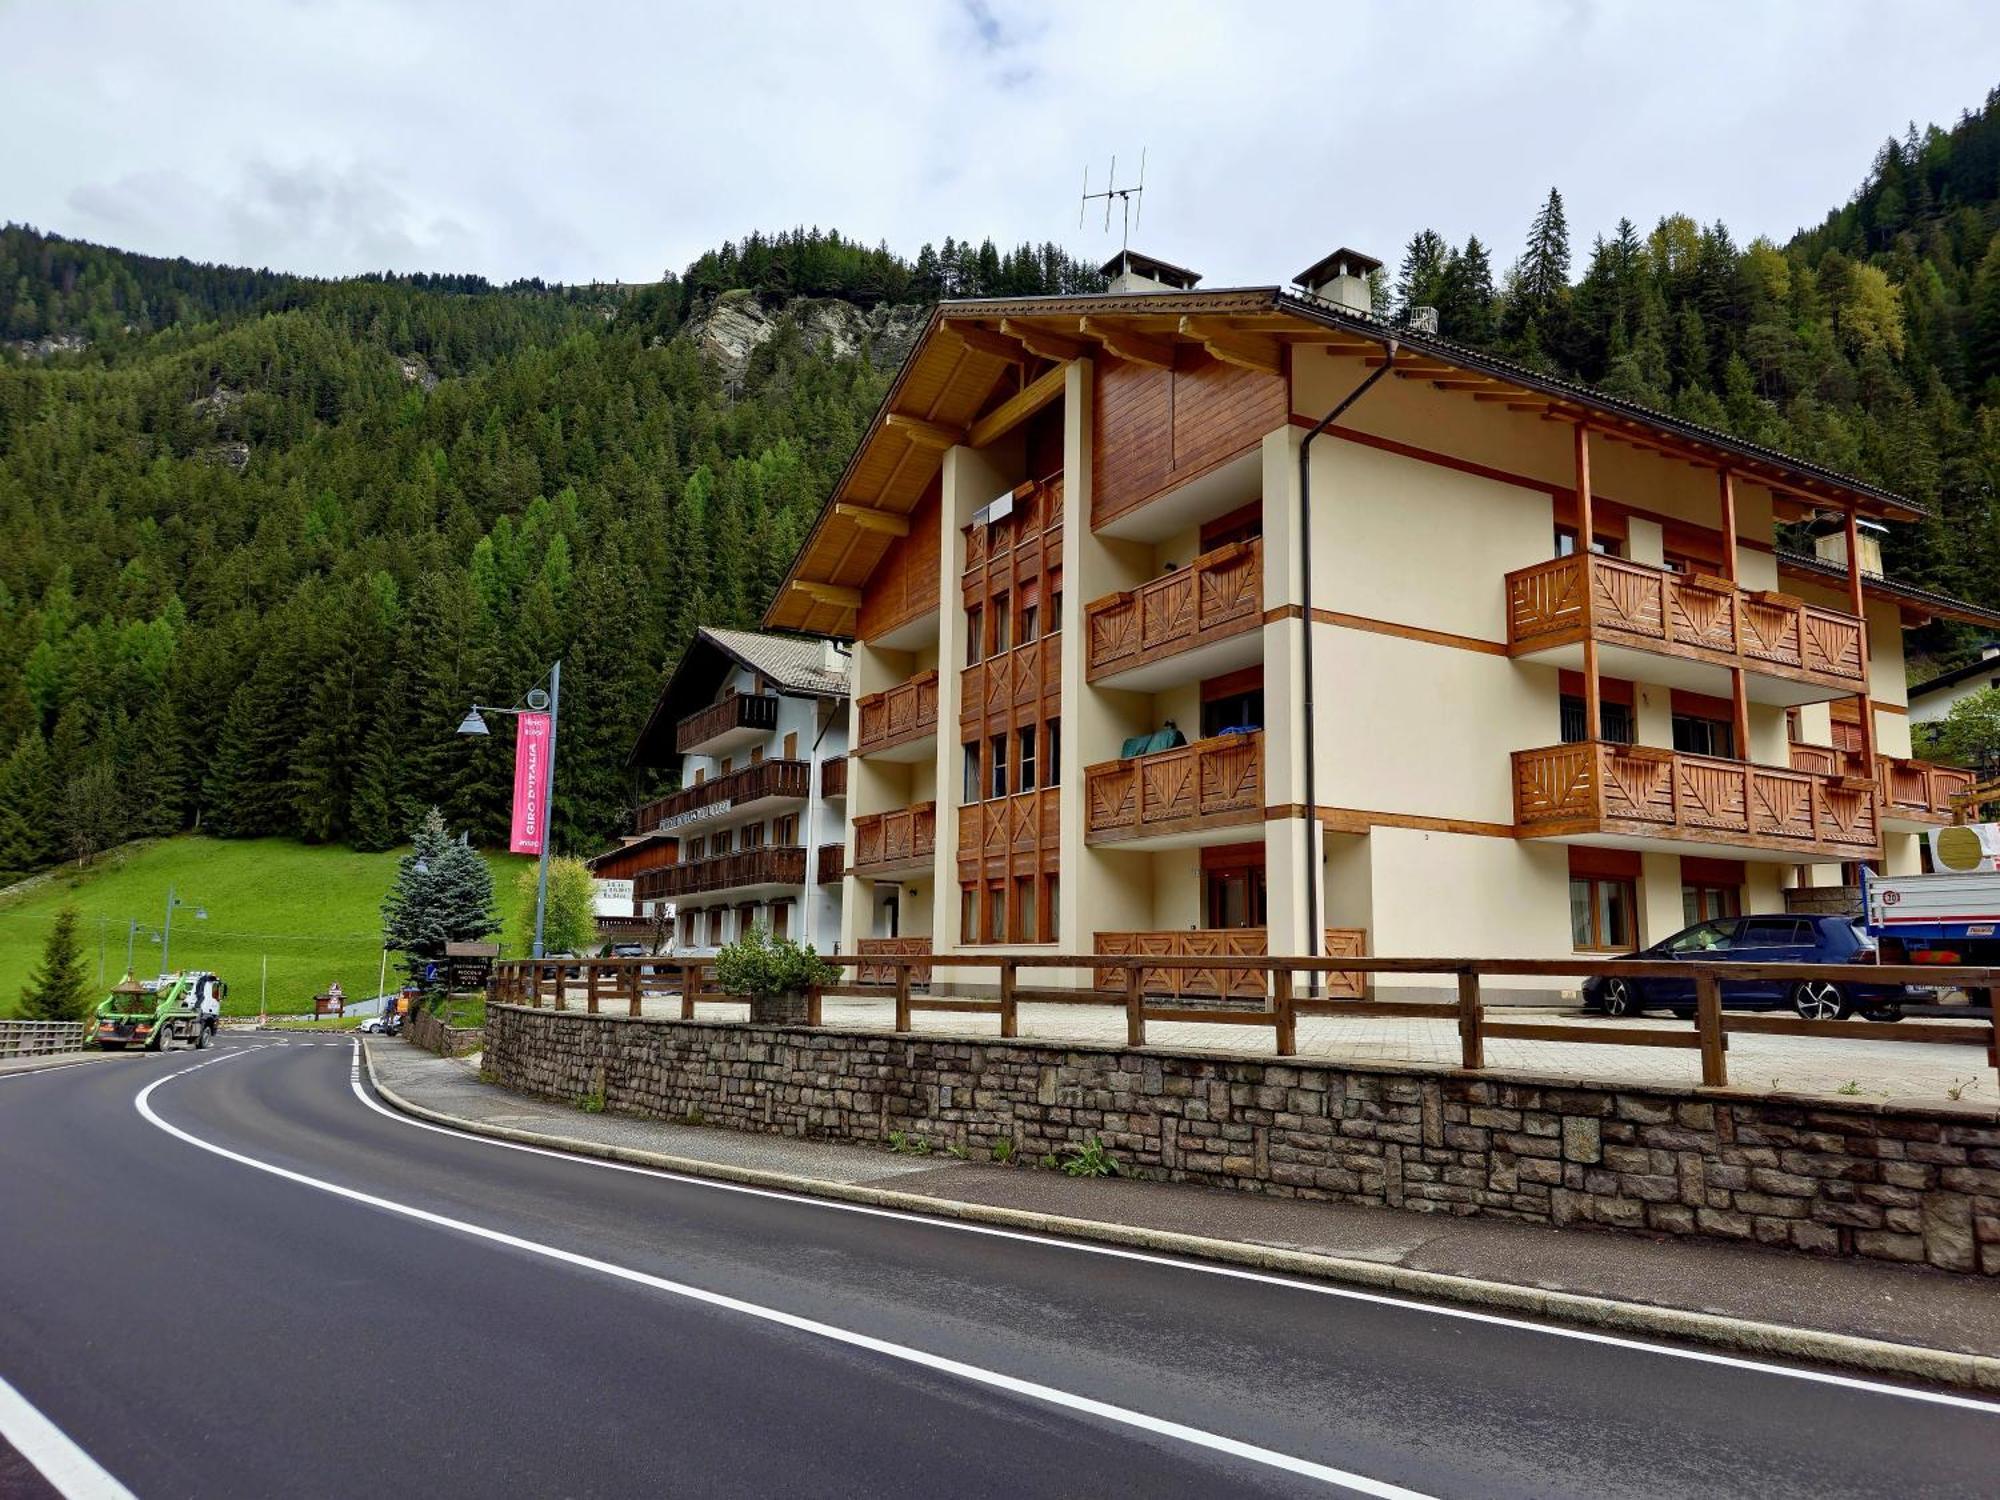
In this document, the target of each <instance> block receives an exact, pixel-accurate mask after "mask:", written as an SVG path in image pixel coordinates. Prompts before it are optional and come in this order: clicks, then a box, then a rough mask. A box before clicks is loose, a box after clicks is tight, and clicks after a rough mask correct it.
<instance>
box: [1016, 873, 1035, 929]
mask: <svg viewBox="0 0 2000 1500" xmlns="http://www.w3.org/2000/svg"><path fill="white" fill-rule="evenodd" d="M1014 941H1015V942H1017V943H1033V942H1037V941H1039V939H1037V938H1036V936H1035V882H1034V880H1033V879H1032V878H1031V877H1029V876H1026V875H1023V876H1021V877H1020V878H1019V879H1017V880H1016V881H1015V882H1014Z"/></svg>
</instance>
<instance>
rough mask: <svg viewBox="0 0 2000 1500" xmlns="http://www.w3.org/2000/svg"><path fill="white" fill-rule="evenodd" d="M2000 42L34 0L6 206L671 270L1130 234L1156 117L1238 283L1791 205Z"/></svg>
mask: <svg viewBox="0 0 2000 1500" xmlns="http://www.w3.org/2000/svg"><path fill="white" fill-rule="evenodd" d="M1941 37H1942V38H1949V39H1950V42H1951V45H1949V46H1942V47H1941V46H1939V45H1937V43H1938V39H1939V38H1941ZM80 38H81V39H87V41H80V40H79V39H80ZM1995 56H2000V8H1996V7H1992V6H1989V5H1977V4H1962V3H1939V4H1935V5H1929V6H1920V7H1911V8H1909V9H1908V10H1907V11H1905V12H1901V13H1899V19H1898V21H1897V23H1896V24H1894V25H1885V24H1883V21H1882V17H1881V13H1880V11H1879V9H1873V8H1865V7H1863V6H1861V5H1860V4H1853V3H1831V4H1828V3H1793V4H1770V5H1765V6H1758V7H1746V6H1740V5H1723V4H1714V3H1689V4H1682V5H1678V6H1675V7H1658V8H1648V9H1641V8H1639V7H1631V6H1620V7H1595V6H1587V5H1581V4H1572V3H1560V0H1545V3H1541V4H1528V3H1513V4H1508V5H1473V4H1431V5H1428V6H1414V5H1390V4H1346V5H1340V6H1297V7H1292V8H1283V7H1278V6H1274V5H1256V4H1241V3H1232V4H1215V5H1208V6H1195V5H1182V4H1175V3H1166V0H1158V3H1152V4H1149V5H1147V6H1145V7H1143V8H1138V7H1130V6H1112V5H1108V4H1073V3H1058V0H959V3H957V4H955V5H945V4H941V3H940V4H932V3H920V0H881V3H871V4H869V5H865V6H828V5H817V4H805V3H800V4H796V5H780V4H772V3H760V0H745V3H737V4H732V5H728V6H715V5H698V6H697V5H676V6H661V5H657V4H647V3H638V0H617V3H601V4H595V5H587V4H581V3H579V4H573V5H567V6H558V5H529V4H524V3H501V0H430V3H421V4H419V3H415V0H412V3H407V4H393V3H390V0H295V3H293V4H289V5H275V4H270V3H265V0H208V3H205V4H202V5H199V6H197V5H192V4H190V5H170V4H158V5H151V6H145V7H130V6H124V5H113V4H110V3H108V0H69V3H66V4H64V5H61V6H26V5H15V6H11V7H10V6H4V5H0V132H4V133H5V138H6V139H7V140H8V141H9V142H10V143H11V148H10V149H9V150H8V151H7V152H5V153H4V154H0V217H5V218H12V219H17V220H25V221H28V222H32V223H36V224H38V225H41V226H43V227H45V228H49V229H53V230H59V231H62V232H65V233H70V234H77V235H82V236H86V237H89V238H94V239H100V240H104V241H108V242H111V243H115V244H121V245H126V246H129V247H131V248H134V249H140V250H146V251H151V252H155V253H164V254H187V255H191V256H195V257H197V258H202V259H215V260H225V261H232V262H241V263H248V264H268V265H272V266H279V267H284V268H287V269H294V270H300V271H312V272H320V273H338V272H349V271H357V270H369V269H382V268H385V267H394V268H397V269H425V270H476V271H481V272H484V273H485V274H487V275H489V276H493V277H495V278H496V279H505V278H510V277H513V276H517V275H541V276H545V277H548V278H551V279H565V280H574V279H586V278H591V277H614V276H615V277H622V278H625V279H628V280H630V279H642V278H648V277H651V276H655V275H657V274H659V272H660V271H661V270H662V269H664V268H668V267H675V268H678V267H679V266H681V265H683V264H685V263H686V262H687V261H688V260H689V259H691V258H692V257H693V256H694V255H696V254H698V253H699V252H700V251H701V250H702V249H704V248H706V247H708V246H710V245H712V244H715V243H717V242H719V241H720V240H722V239H724V238H728V237H732V236H735V235H739V234H741V233H743V232H744V231H745V230H748V229H750V228H753V227H762V228H779V227H784V226H787V225H790V224H795V223H818V224H820V225H823V226H838V227H839V228H841V229H842V230H844V231H846V232H848V233H850V234H855V235H859V236H862V237H864V238H867V239H870V240H875V239H885V240H887V241H888V242H889V243H890V244H891V245H893V246H895V247H896V248H898V249H901V250H903V251H904V252H905V253H914V251H915V249H916V247H917V246H918V245H919V244H920V243H921V242H922V241H923V240H925V239H927V238H929V239H940V238H942V237H943V236H944V235H946V234H957V235H961V236H963V235H972V236H975V237H977V236H981V235H986V234H991V235H993V236H994V237H995V238H996V239H998V240H1000V241H1001V242H1003V243H1007V242H1015V241H1020V240H1024V239H1032V240H1040V239H1044V238H1054V239H1059V240H1061V241H1063V242H1064V243H1066V244H1068V245H1069V246H1071V247H1072V248H1073V249H1075V250H1076V251H1078V252H1079V253H1083V254H1090V255H1095V254H1098V253H1100V252H1102V253H1109V251H1110V250H1111V249H1115V248H1116V240H1115V235H1116V230H1115V227H1114V230H1113V238H1112V240H1111V241H1110V242H1108V243H1107V241H1106V239H1105V237H1104V235H1103V234H1102V232H1101V228H1100V226H1101V222H1102V220H1101V218H1099V219H1096V220H1093V221H1092V222H1090V223H1089V224H1087V225H1086V227H1085V228H1084V229H1082V230H1079V229H1078V227H1077V204H1076V193H1077V190H1078V187H1079V185H1080V183H1081V179H1082V175H1083V169H1084V166H1085V164H1086V163H1088V164H1089V165H1090V167H1091V171H1092V177H1093V182H1094V183H1095V182H1096V180H1098V179H1100V178H1101V177H1102V175H1103V171H1104V165H1105V161H1106V159H1107V158H1108V157H1109V155H1110V154H1111V153H1112V152H1114V151H1115V152H1116V153H1117V154H1118V155H1119V158H1120V164H1121V172H1123V171H1125V170H1129V168H1130V167H1131V166H1132V165H1133V164H1135V162H1136V159H1137V156H1138V153H1139V150H1140V148H1141V147H1144V148H1146V150H1147V153H1148V171H1147V189H1148V191H1147V202H1146V205H1145V210H1144V221H1143V223H1142V227H1141V230H1140V232H1139V233H1138V234H1137V235H1135V241H1136V242H1140V243H1143V244H1144V245H1145V246H1146V247H1147V248H1149V249H1151V250H1153V251H1155V252H1156V253H1158V254H1161V255H1164V256H1167V257H1168V258H1170V259H1173V260H1177V261H1181V262H1183V263H1186V264H1191V265H1194V266H1198V267H1200V268H1201V269H1202V270H1204V271H1206V272H1207V273H1208V275H1209V279H1210V281H1211V283H1212V284H1219V283H1224V282H1246V281H1263V280H1271V279H1277V278H1282V277H1285V276H1288V275H1290V274H1291V273H1292V272H1293V271H1295V270H1297V269H1298V268H1299V267H1300V266H1302V265H1304V264H1305V263H1306V262H1307V261H1309V260H1311V259H1313V258H1314V257H1315V256H1316V255H1317V254H1319V253H1320V252H1321V251H1323V250H1325V249H1328V248H1331V247H1332V246H1333V245H1334V244H1337V243H1347V244H1353V245H1356V246H1359V247H1361V248H1364V249H1369V250H1372V251H1374V252H1375V253H1376V254H1379V255H1381V256H1382V257H1383V258H1384V259H1388V260H1391V261H1393V260H1394V258H1395V256H1396V255H1397V254H1398V252H1399V249H1400V246H1401V245H1402V243H1403V242H1404V241H1405V240H1406V239H1407V238H1408V237H1409V235H1410V234H1411V233H1412V232H1413V231H1414V230H1416V229H1418V228H1421V227H1425V226H1430V227H1434V228H1436V229H1438V230H1439V231H1440V232H1441V233H1444V234H1445V235H1446V236H1447V237H1449V238H1451V239H1453V240H1462V239H1463V238H1464V237H1465V236H1466V235H1467V234H1468V233H1474V232H1476V233H1478V234H1479V235H1481V237H1482V238H1485V239H1486V240H1487V241H1488V242H1489V243H1490V244H1492V245H1493V246H1494V247H1495V258H1496V261H1497V262H1498V263H1499V264H1500V265H1502V266H1504V265H1505V263H1506V262H1507V260H1508V259H1509V258H1511V256H1512V255H1513V253H1514V251H1515V248H1516V247H1517V246H1518V244H1519V242H1520V240H1521V237H1522V235H1523V233H1524V231H1525V227H1526V224H1527V220H1528V218H1529V216H1530V215H1531V214H1532V213H1533V211H1534V209H1535V207H1536V206H1537V205H1538V204H1539V202H1540V200H1541V199H1542V197H1543V196H1544V194H1545V193H1546V192H1547V190H1548V188H1549V186H1550V185H1552V184H1553V185H1557V186H1560V187H1561V188H1562V190H1563V193H1564V196H1565V198H1566V200H1567V202H1568V205H1569V216H1570V225H1571V229H1572V232H1573V234H1574V236H1575V239H1576V248H1577V254H1578V258H1579V261H1581V258H1582V256H1583V255H1584V253H1585V251H1586V247H1587V245H1588V241H1589V238H1590V236H1591V235H1592V234H1594V233H1596V232H1599V231H1601V230H1606V229H1608V228H1609V227H1610V226H1611V224H1612V223H1613V222H1614V221H1615V220H1616V219H1617V218H1618V216H1619V215H1620V214H1626V215H1629V216H1631V217H1632V218H1633V219H1635V220H1637V221H1638V222H1639V223H1640V225H1641V227H1642V228H1643V227H1647V226H1649V225H1650V224H1651V223H1652V221H1653V220H1654V219H1656V218H1657V217H1658V216H1659V215H1660V214H1662V213H1665V212H1670V211H1675V210H1680V211H1685V212H1688V213H1691V214H1693V215H1695V216H1696V217H1697V218H1700V219H1702V220H1703V221H1709V220H1713V219H1717V218H1720V219H1723V220H1724V221H1726V222H1727V223H1728V224H1729V225H1730V227H1731V229H1732V230H1733V231H1734V232H1735V233H1736V235H1737V237H1738V238H1739V240H1747V239H1748V238H1750V237H1751V236H1752V235H1754V234H1759V233H1765V234H1771V235H1774V236H1777V237H1783V236H1785V235H1788V234H1789V233H1790V232H1791V231H1792V230H1793V229H1795V228H1797V227H1798V226H1800V225H1801V224H1803V223H1807V222H1812V221H1815V220H1817V219H1818V218H1819V216H1820V215H1822V214H1823V213H1824V212H1825V211H1826V210H1827V209H1829V208H1832V207H1834V206H1835V205H1837V204H1838V203H1839V202H1841V201H1843V200H1844V199H1845V198H1846V196H1847V195H1848V194H1849V193H1850V192H1851V191H1852V190H1853V188H1854V187H1855V186H1856V184H1857V183H1858V182H1859V181H1860V179H1861V177H1862V175H1863V173H1864V172H1865V170H1866V168H1867V165H1868V161H1869V159H1870V158H1871V156H1872V155H1873V153H1874V151H1875V149H1876V147H1877V146H1878V145H1879V144H1880V142H1881V141H1882V140H1883V139H1884V138H1885V137H1887V136H1888V135H1890V134H1892V133H1898V134H1899V133H1900V132H1901V130H1902V129H1903V127H1904V125H1905V123H1906V122H1907V121H1908V120H1910V119H1912V118H1914V119H1916V120H1918V121H1919V122H1920V123H1923V122H1928V121H1932V120H1936V121H1939V122H1941V123H1949V121H1950V120H1951V119H1952V118H1953V117H1955V116H1956V114H1957V113H1958V112H1959V110H1961V109H1963V108H1965V107H1967V106H1971V105H1976V104H1977V103H1978V102H1979V101H1980V99H1981V98H1982V97H1983V95H1984V93H1985V91H1986V89H1987V88H1988V87H1990V86H1991V84H1992V82H1993V80H1992V78H1991V77H1990V62H1991V59H1992V58H1993V57H1995ZM1857 101H1858V102H1857ZM24 144H25V145H26V147H27V149H19V148H20V147H21V146H22V145H24Z"/></svg>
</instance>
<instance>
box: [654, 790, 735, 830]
mask: <svg viewBox="0 0 2000 1500" xmlns="http://www.w3.org/2000/svg"><path fill="white" fill-rule="evenodd" d="M735 805H736V803H735V802H734V801H733V800H732V799H731V798H728V797H724V798H723V799H722V800H721V801H720V802H711V803H709V804H708V806H706V807H691V808H689V809H688V810H687V811H686V812H684V813H676V814H674V816H673V817H671V818H662V819H661V820H660V827H661V828H662V829H668V828H685V827H687V826H688V824H690V823H703V822H706V821H707V820H708V819H710V818H719V817H721V816H722V815H723V814H724V813H726V812H728V811H729V810H730V809H731V808H732V807H734V806H735Z"/></svg>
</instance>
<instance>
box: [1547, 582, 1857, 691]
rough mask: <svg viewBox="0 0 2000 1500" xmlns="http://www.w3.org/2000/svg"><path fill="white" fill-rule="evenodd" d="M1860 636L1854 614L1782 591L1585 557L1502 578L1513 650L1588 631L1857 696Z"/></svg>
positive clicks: (1628, 643)
mask: <svg viewBox="0 0 2000 1500" xmlns="http://www.w3.org/2000/svg"><path fill="white" fill-rule="evenodd" d="M1861 629H1862V627H1861V622H1860V621H1859V620H1857V619H1856V618H1855V617H1854V616H1853V615H1850V614H1843V613H1842V612H1841V611H1839V610H1833V609H1822V608H1821V607H1820V606H1818V605H1816V604H1807V603H1806V602H1805V601H1804V600H1802V599H1794V598H1793V597H1791V596H1790V595H1789V594H1777V593H1770V592H1766V591H1763V590H1759V589H1746V588H1740V587H1738V586H1737V585H1735V584H1733V583H1730V582H1729V581H1728V580H1727V579H1722V578H1712V577H1708V576H1706V575H1703V574H1684V573H1674V572H1671V571H1669V570H1667V569H1665V568H1653V567H1647V566H1645V565H1644V564H1641V563H1633V562H1626V561H1625V560H1624V559H1623V558H1617V557H1602V556H1598V555H1596V554H1594V553H1593V554H1587V555H1585V556H1577V555H1571V556H1569V557H1558V558H1554V559H1552V560H1550V561H1549V562H1545V563H1537V564H1535V566H1533V567H1532V568H1521V569H1518V570H1517V571H1515V572H1512V573H1509V574H1508V575H1507V640H1508V643H1509V644H1510V645H1511V646H1512V647H1513V649H1514V650H1515V652H1516V653H1520V652H1523V651H1534V650H1540V649H1542V648H1543V647H1546V646H1556V645H1562V644H1566V643H1568V642H1570V641H1574V640H1581V639H1582V638H1583V637H1584V636H1585V635H1586V634H1592V635H1595V636H1596V637H1597V639H1598V640H1600V641H1603V642H1606V643H1609V644H1615V645H1625V646H1635V647H1637V648H1639V649H1640V650H1644V651H1658V652H1662V653H1665V654H1667V655H1673V656H1690V657H1695V658H1698V659H1701V660H1708V661H1718V662H1720V663H1722V664H1723V665H1726V666H1740V667H1742V668H1744V669H1745V670H1746V671H1751V672H1765V673H1770V672H1774V671H1775V672H1776V673H1777V674H1778V675H1781V676H1789V677H1803V678H1807V679H1810V680H1812V681H1816V682H1821V683H1824V684H1826V685H1828V686H1834V687H1842V688H1846V689H1849V690H1850V691H1854V692H1859V691H1861V689H1862V688H1863V687H1865V686H1866V684H1867V671H1866V668H1865V667H1864V665H1863V661H1862V650H1861Z"/></svg>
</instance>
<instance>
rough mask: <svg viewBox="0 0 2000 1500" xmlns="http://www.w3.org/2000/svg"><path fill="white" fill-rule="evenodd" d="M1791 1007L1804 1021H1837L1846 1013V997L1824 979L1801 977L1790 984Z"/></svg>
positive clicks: (1835, 986)
mask: <svg viewBox="0 0 2000 1500" xmlns="http://www.w3.org/2000/svg"><path fill="white" fill-rule="evenodd" d="M1792 1009H1793V1010H1795V1011H1797V1012H1798V1014H1799V1018H1800V1019H1801V1020H1804V1021H1838V1020H1839V1019H1840V1018H1841V1017H1843V1016H1845V1015H1846V1014H1847V997H1846V996H1845V995H1843V994H1841V993H1840V986H1839V985H1837V984H1833V983H1831V982H1830V981H1828V980H1825V979H1801V980H1800V981H1799V982H1798V983H1797V984H1795V985H1793V986H1792Z"/></svg>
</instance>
